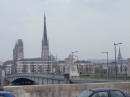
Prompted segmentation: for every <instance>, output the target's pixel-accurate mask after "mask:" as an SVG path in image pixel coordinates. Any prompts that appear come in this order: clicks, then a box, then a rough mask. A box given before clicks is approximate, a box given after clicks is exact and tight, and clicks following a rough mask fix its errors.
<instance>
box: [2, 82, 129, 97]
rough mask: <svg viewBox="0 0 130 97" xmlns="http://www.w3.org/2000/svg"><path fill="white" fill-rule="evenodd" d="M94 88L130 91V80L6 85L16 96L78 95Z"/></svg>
mask: <svg viewBox="0 0 130 97" xmlns="http://www.w3.org/2000/svg"><path fill="white" fill-rule="evenodd" d="M92 88H121V89H123V90H126V91H127V92H129V93H130V82H129V83H126V82H125V83H87V84H66V85H65V84H64V85H32V86H5V87H4V90H5V91H10V92H14V93H15V95H16V97H76V95H77V94H79V93H80V92H82V91H83V90H87V89H92Z"/></svg>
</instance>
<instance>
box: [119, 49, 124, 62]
mask: <svg viewBox="0 0 130 97" xmlns="http://www.w3.org/2000/svg"><path fill="white" fill-rule="evenodd" d="M122 59H123V58H122V54H121V50H120V47H119V53H118V62H121V61H122Z"/></svg>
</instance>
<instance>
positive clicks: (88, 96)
mask: <svg viewBox="0 0 130 97" xmlns="http://www.w3.org/2000/svg"><path fill="white" fill-rule="evenodd" d="M77 97H130V96H129V95H128V93H127V92H125V91H123V90H121V89H115V88H96V89H90V90H86V91H83V92H82V93H80V94H79V95H78V96H77Z"/></svg>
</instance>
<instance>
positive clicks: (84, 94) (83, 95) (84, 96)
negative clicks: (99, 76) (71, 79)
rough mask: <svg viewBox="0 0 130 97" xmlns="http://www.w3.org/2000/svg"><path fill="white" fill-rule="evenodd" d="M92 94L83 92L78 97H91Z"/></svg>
mask: <svg viewBox="0 0 130 97" xmlns="http://www.w3.org/2000/svg"><path fill="white" fill-rule="evenodd" d="M91 94H92V91H90V90H89V91H83V92H82V93H80V94H79V95H78V96H77V97H89V96H90V95H91Z"/></svg>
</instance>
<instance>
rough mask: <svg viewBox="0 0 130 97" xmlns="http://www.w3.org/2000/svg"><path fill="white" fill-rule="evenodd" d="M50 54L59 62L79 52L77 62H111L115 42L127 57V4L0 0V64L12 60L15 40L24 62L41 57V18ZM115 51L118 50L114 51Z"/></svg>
mask: <svg viewBox="0 0 130 97" xmlns="http://www.w3.org/2000/svg"><path fill="white" fill-rule="evenodd" d="M44 11H45V13H46V18H47V31H48V38H49V45H50V52H51V53H52V54H53V55H54V56H57V57H58V58H60V59H63V58H65V57H67V56H68V55H69V54H70V53H71V52H72V51H75V50H76V51H79V53H77V54H76V55H78V56H79V59H86V60H87V59H104V58H105V57H106V56H105V55H104V54H102V53H101V52H103V51H109V52H110V54H109V57H110V58H111V59H112V58H114V46H113V43H114V42H116V43H117V42H122V43H123V45H121V51H122V56H123V57H124V58H128V57H130V0H0V60H1V61H5V60H7V59H12V53H13V48H14V45H15V42H16V40H17V39H23V42H24V55H25V57H26V58H33V57H40V56H41V40H42V35H43V21H44V20H43V19H44V18H43V15H44ZM117 50H118V48H117Z"/></svg>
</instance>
